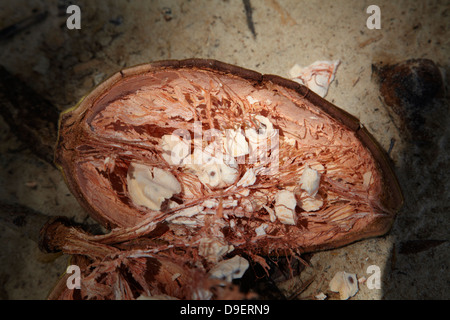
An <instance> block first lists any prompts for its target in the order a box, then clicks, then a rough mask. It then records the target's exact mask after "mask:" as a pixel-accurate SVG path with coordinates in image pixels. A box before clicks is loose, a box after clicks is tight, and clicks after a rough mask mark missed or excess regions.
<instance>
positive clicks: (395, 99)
mask: <svg viewBox="0 0 450 320" xmlns="http://www.w3.org/2000/svg"><path fill="white" fill-rule="evenodd" d="M373 68H374V71H375V73H376V74H377V76H378V78H379V81H380V93H381V95H382V96H383V98H384V101H385V103H386V104H387V105H388V106H390V107H391V108H392V109H393V111H394V112H395V113H396V114H398V115H399V116H400V118H401V119H402V121H403V122H404V126H405V128H406V129H407V130H409V131H410V133H411V134H412V135H414V136H415V139H416V140H429V139H430V136H432V133H431V132H428V131H429V130H426V129H425V128H424V127H425V126H426V125H427V122H429V120H428V121H427V119H429V118H430V114H432V111H434V109H435V107H436V105H435V99H436V98H437V97H439V96H440V94H442V92H443V87H444V86H443V80H442V76H441V73H440V71H439V68H438V67H437V66H436V64H435V63H434V62H433V61H431V60H429V59H410V60H407V61H404V62H400V63H397V64H393V65H386V66H377V65H373ZM433 129H434V128H433Z"/></svg>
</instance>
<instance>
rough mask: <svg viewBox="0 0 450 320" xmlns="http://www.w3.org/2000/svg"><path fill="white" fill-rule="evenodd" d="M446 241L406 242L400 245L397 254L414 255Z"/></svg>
mask: <svg viewBox="0 0 450 320" xmlns="http://www.w3.org/2000/svg"><path fill="white" fill-rule="evenodd" d="M445 242H447V240H408V241H403V242H401V243H400V249H399V253H401V254H414V253H418V252H422V251H425V250H429V249H431V248H434V247H437V246H439V245H441V244H443V243H445Z"/></svg>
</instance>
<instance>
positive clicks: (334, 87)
mask: <svg viewBox="0 0 450 320" xmlns="http://www.w3.org/2000/svg"><path fill="white" fill-rule="evenodd" d="M71 2H72V1H64V0H60V1H37V0H35V1H25V0H23V1H3V2H2V3H1V4H0V17H1V19H0V21H1V23H0V28H4V27H6V26H8V25H10V24H12V23H16V22H17V21H19V20H21V19H23V18H25V17H27V16H28V15H30V14H31V13H32V12H33V11H44V10H47V11H48V12H49V14H48V16H47V18H46V19H45V21H43V22H41V23H39V24H36V25H34V26H32V27H31V28H29V29H27V30H25V31H22V32H21V33H19V34H17V35H16V36H14V37H13V38H10V39H7V40H3V41H2V42H1V43H0V47H1V50H0V58H1V61H2V64H3V65H4V66H5V67H6V68H7V69H8V70H9V71H10V72H12V73H13V74H16V75H17V76H18V77H20V78H21V79H22V80H24V81H26V82H27V83H28V84H29V85H30V86H31V87H32V88H33V89H35V90H36V91H37V92H38V93H40V94H41V95H43V96H45V97H46V98H47V99H48V100H50V101H51V102H52V103H54V104H56V105H57V106H58V107H59V108H60V110H64V109H66V108H67V107H70V106H72V105H74V104H75V103H76V102H77V101H78V100H79V99H80V98H81V97H82V96H83V95H85V94H86V93H87V92H88V91H89V90H90V89H92V87H93V86H94V85H96V84H98V83H99V82H100V81H102V80H103V79H105V77H107V76H109V75H112V74H113V73H115V72H116V71H118V70H120V69H122V68H123V67H126V66H131V65H135V64H138V63H144V62H148V61H151V60H163V59H184V58H191V57H200V58H212V59H217V60H221V61H224V62H228V63H232V64H236V65H240V66H242V67H245V68H250V69H254V70H256V71H258V72H261V73H270V74H276V75H280V76H284V77H286V76H288V70H289V69H290V68H291V67H292V66H293V65H294V64H295V63H298V64H299V65H309V64H311V63H313V62H314V61H316V60H335V59H339V60H341V64H340V66H339V67H338V70H337V73H336V78H335V80H334V82H332V84H331V86H330V89H329V91H328V95H327V96H326V99H328V100H329V101H331V102H333V103H334V104H336V105H337V106H339V107H341V108H343V109H344V110H346V111H348V112H349V113H351V114H353V115H354V116H356V117H357V118H359V119H360V120H361V122H362V123H363V124H364V125H365V126H366V128H367V129H368V130H369V132H371V133H372V134H373V135H374V136H375V138H376V139H377V140H378V141H379V142H380V144H381V145H382V146H383V147H384V148H385V150H388V151H390V156H391V158H392V159H393V161H394V164H395V166H396V170H397V174H398V176H399V179H400V183H401V185H402V188H403V191H404V193H405V200H406V201H405V206H404V208H403V210H402V211H401V212H400V214H399V216H398V219H397V220H396V222H395V224H394V226H393V228H392V230H391V232H390V233H389V234H388V235H386V236H384V237H382V238H376V239H369V240H366V241H362V242H358V243H355V244H353V245H350V246H347V247H344V248H340V249H337V250H332V251H326V252H320V253H316V254H314V255H313V257H312V259H311V262H310V263H311V265H312V266H311V267H310V268H307V269H305V272H302V274H301V275H300V277H296V278H294V279H292V280H289V281H286V282H285V283H283V285H284V286H286V287H287V288H291V290H292V288H294V287H299V286H301V284H302V283H306V282H308V280H309V279H310V277H311V276H312V275H315V277H314V280H313V281H312V282H311V283H310V285H309V286H308V288H307V290H306V291H304V292H303V293H302V294H301V295H300V296H299V297H300V298H305V297H314V295H315V294H317V293H318V292H321V291H322V292H325V293H326V290H327V288H328V283H329V281H330V280H331V279H332V278H333V276H334V274H335V273H336V272H337V271H347V272H350V273H356V274H357V277H358V278H361V277H363V276H365V277H366V278H368V277H369V276H370V274H368V273H367V272H366V271H367V267H368V266H369V265H377V266H379V267H380V269H381V274H382V281H381V289H380V290H377V289H372V290H370V289H368V288H367V286H366V285H365V284H360V286H359V287H360V290H359V292H358V293H357V294H356V295H355V296H354V297H353V298H352V299H404V298H409V299H425V298H438V299H439V298H440V299H448V298H449V292H448V286H449V283H450V278H449V269H448V261H449V259H450V257H449V250H448V247H449V244H448V242H440V243H439V242H433V243H430V242H428V240H448V230H449V227H450V221H449V219H450V218H449V215H448V212H449V211H450V210H449V206H448V198H449V193H448V190H449V187H450V186H449V181H450V179H449V176H448V172H449V171H448V169H447V168H448V164H449V154H448V150H450V146H449V141H448V139H449V132H448V130H449V129H448V128H449V127H450V126H449V125H450V123H449V122H450V121H449V120H450V117H448V93H447V94H446V96H444V97H443V98H441V99H445V100H444V102H443V103H440V102H439V101H435V102H434V103H436V107H434V108H433V114H432V116H431V118H432V120H433V121H428V122H427V125H432V126H434V127H435V128H436V132H437V134H436V135H435V136H432V137H430V139H431V141H429V143H428V145H427V146H432V148H430V147H427V146H423V145H421V144H417V143H411V144H410V143H409V141H408V140H407V138H406V135H404V134H403V132H402V129H401V126H400V125H399V122H400V121H399V119H398V117H397V116H396V115H395V114H394V112H393V111H392V109H391V108H390V107H388V106H387V105H385V103H384V102H383V99H381V95H380V91H379V84H378V83H377V81H376V80H375V77H374V74H373V67H372V65H373V64H376V63H380V62H382V63H383V64H390V63H396V62H400V61H405V60H408V59H412V58H427V59H431V60H433V61H434V63H436V64H437V65H438V66H439V67H440V68H441V70H443V71H446V76H445V78H444V85H445V89H446V90H447V92H448V80H449V74H450V72H449V70H448V68H449V66H448V61H449V54H450V40H449V39H450V37H449V36H448V30H450V25H449V21H450V20H449V19H448V16H449V14H450V9H449V4H448V2H446V1H427V2H418V3H415V2H414V3H413V2H411V1H396V2H395V3H393V2H388V1H378V3H377V5H378V6H380V9H381V17H382V18H381V19H382V23H381V30H369V29H367V27H366V19H367V17H368V14H366V8H367V6H368V5H369V4H371V3H361V2H360V1H356V0H355V1H340V2H339V3H334V2H332V1H326V2H323V1H281V0H267V1H252V2H251V4H252V7H253V15H252V18H253V22H254V29H255V33H256V36H255V37H254V36H253V34H252V31H251V30H250V29H249V28H248V26H247V20H246V13H245V8H244V5H243V3H242V1H237V0H235V1H211V2H208V4H207V5H205V4H204V3H203V2H202V1H189V2H184V1H183V2H182V1H155V2H145V3H144V2H138V1H136V2H126V1H105V2H101V3H97V2H92V1H79V2H78V1H77V4H79V5H80V7H81V10H82V21H81V26H82V29H81V30H68V29H67V28H66V25H65V22H66V19H67V16H68V15H66V14H65V9H66V8H67V6H68V5H69V3H71ZM436 110H437V111H436ZM434 114H435V115H436V116H434ZM438 115H439V116H438ZM0 132H1V135H0V139H1V143H0V150H1V151H0V163H1V168H2V170H0V189H1V193H0V200H5V201H6V200H7V201H11V202H17V203H20V204H24V205H28V206H30V207H32V208H34V209H36V210H39V211H41V212H43V213H45V214H48V215H64V216H68V217H73V218H75V220H76V221H78V222H82V221H85V220H89V218H88V217H87V215H86V213H85V212H84V211H83V210H82V209H81V208H80V206H79V205H78V203H77V202H76V201H75V199H74V197H73V196H72V195H71V194H70V193H69V192H68V189H67V187H66V186H65V184H64V181H63V179H62V177H61V174H60V173H59V172H58V171H56V170H55V169H54V168H53V167H51V166H50V165H48V164H47V163H44V162H41V161H40V160H38V159H37V158H35V157H34V156H33V155H31V153H30V152H29V151H28V150H27V149H26V148H24V146H23V144H21V143H19V142H18V140H17V139H16V137H15V136H14V134H13V132H12V131H11V130H10V128H9V127H8V126H7V125H6V123H5V122H4V121H3V119H0ZM27 182H36V183H35V184H33V183H27ZM412 240H414V241H418V242H415V243H416V244H421V245H418V246H417V245H412V244H411V243H412V242H410V241H412ZM0 243H1V246H2V250H1V252H0V258H1V259H0V261H1V263H0V288H1V289H0V298H3V299H44V298H45V297H46V294H47V293H48V291H49V290H50V288H51V287H52V286H53V285H54V283H55V281H56V280H57V279H58V277H59V275H60V274H61V273H62V272H63V271H64V269H65V265H66V263H67V257H65V256H63V257H59V258H57V259H56V260H54V261H52V262H50V263H44V262H43V261H44V260H45V259H46V257H43V256H42V255H41V254H38V253H37V248H36V244H34V243H33V242H31V241H29V240H27V239H25V238H23V237H22V236H21V235H19V234H17V233H16V232H14V231H12V230H10V229H7V228H4V227H1V233H0ZM437 243H439V244H437ZM432 244H434V245H432ZM333 297H334V298H336V297H335V296H332V295H330V298H333Z"/></svg>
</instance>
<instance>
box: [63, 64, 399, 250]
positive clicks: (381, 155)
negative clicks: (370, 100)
mask: <svg viewBox="0 0 450 320" xmlns="http://www.w3.org/2000/svg"><path fill="white" fill-rule="evenodd" d="M178 69H183V70H205V71H210V72H212V73H216V74H221V75H229V76H231V77H238V78H241V79H245V80H247V81H249V82H250V83H252V84H253V85H254V86H265V87H268V88H272V90H283V91H284V92H287V93H288V94H289V96H292V97H295V98H296V99H299V100H303V101H307V102H309V103H310V104H312V105H313V106H314V107H315V108H317V109H318V110H320V112H322V113H324V114H326V115H328V116H329V117H331V118H333V119H335V120H336V121H337V122H339V123H340V124H341V125H342V126H344V127H345V128H346V129H347V130H348V131H351V132H353V133H354V135H355V137H356V138H357V139H358V140H359V141H360V142H361V143H362V145H363V146H364V147H365V148H366V149H367V150H368V151H369V152H370V154H371V155H372V157H373V159H374V160H375V162H376V165H377V167H378V170H379V172H380V176H381V179H382V190H381V195H380V197H381V203H382V204H383V207H384V208H385V209H386V211H387V212H389V214H387V215H376V216H373V217H370V218H367V219H362V220H358V221H357V222H356V223H355V225H354V226H353V230H352V231H351V232H348V233H341V234H340V235H339V236H337V237H333V239H329V240H327V241H325V242H322V243H311V242H310V243H307V244H305V245H302V244H301V241H299V242H298V243H297V242H295V243H293V245H299V247H300V248H299V251H301V252H307V251H315V250H320V249H330V248H335V247H339V246H342V245H346V244H349V243H351V242H354V241H357V240H360V239H363V238H367V237H372V236H379V235H382V234H385V233H386V232H387V231H388V230H389V229H390V227H391V225H392V222H393V220H394V217H395V214H396V212H398V210H399V209H400V208H401V206H402V204H403V196H402V192H401V189H400V186H399V184H398V181H397V179H396V176H395V174H394V171H393V168H392V165H391V162H390V160H389V158H388V157H387V155H386V153H385V151H384V150H383V149H382V148H381V147H380V145H379V144H378V143H377V142H376V140H375V139H374V138H373V136H372V135H371V134H370V133H369V132H368V131H367V130H366V129H365V128H364V127H363V126H362V125H361V123H360V122H359V120H358V119H357V118H355V117H354V116H352V115H351V114H349V113H348V112H346V111H344V110H342V109H340V108H338V107H336V106H335V105H333V104H332V103H330V102H328V101H327V100H325V99H323V98H321V97H320V96H318V95H317V94H315V93H314V92H312V91H311V90H309V89H308V88H307V87H305V86H302V85H300V84H298V83H296V82H294V81H291V80H288V79H285V78H282V77H279V76H276V75H263V74H260V73H258V72H255V71H252V70H248V69H244V68H241V67H237V66H234V65H230V64H226V63H223V62H220V61H216V60H206V59H187V60H165V61H158V62H153V63H149V64H143V65H138V66H135V67H131V68H128V69H124V70H122V71H120V72H118V73H116V74H114V75H113V76H112V77H110V78H109V79H107V80H106V81H104V82H103V83H101V84H100V85H98V86H97V87H96V88H95V89H94V90H93V91H92V92H91V93H89V94H88V95H87V96H85V97H84V98H83V99H82V100H81V101H80V102H79V103H78V104H77V105H76V106H75V107H74V108H72V109H70V110H67V111H66V112H64V113H63V114H62V115H61V117H60V126H59V127H60V131H59V137H58V143H57V148H56V153H55V163H56V165H57V166H58V167H59V168H60V169H61V171H62V172H63V175H64V177H65V180H66V182H67V184H68V186H69V189H70V190H71V191H72V193H73V194H74V195H75V197H76V198H77V200H78V201H79V202H80V203H81V205H82V206H83V207H84V208H85V209H86V210H87V211H88V212H89V213H90V215H91V216H92V217H93V218H94V219H95V220H97V221H98V222H99V223H101V224H102V225H103V226H105V227H107V228H113V227H131V226H133V225H136V224H137V223H139V220H133V219H131V220H129V221H125V222H123V221H122V222H120V223H118V222H117V221H111V220H110V219H109V218H108V217H107V215H105V214H103V213H102V212H98V210H97V209H96V208H95V207H93V206H92V205H91V204H90V202H89V201H87V200H86V199H85V197H84V196H83V192H82V190H81V189H80V188H81V186H80V184H79V183H78V182H77V180H76V179H75V173H74V172H73V171H72V168H71V167H70V159H64V156H63V155H64V152H65V150H64V148H63V147H64V145H65V144H66V143H69V144H72V145H74V144H76V141H67V137H68V135H67V132H68V130H69V131H70V130H78V129H77V128H72V125H73V124H74V123H75V121H76V120H77V119H79V118H80V117H84V116H85V112H86V110H88V109H89V108H91V107H92V106H95V105H97V103H99V101H102V103H103V104H105V103H108V101H106V102H105V101H103V100H102V98H104V97H105V95H106V94H108V95H109V96H111V95H112V96H114V97H119V96H120V95H121V94H123V92H115V91H114V90H115V89H116V88H115V86H116V85H117V84H118V83H125V81H128V80H129V79H131V78H132V77H134V76H138V75H145V74H149V73H152V72H157V71H161V70H178ZM129 86H130V89H132V86H133V82H132V81H131V82H129ZM121 90H123V86H122V89H121ZM116 91H117V90H116ZM70 136H71V137H74V136H76V134H74V133H73V132H72V133H71V135H70Z"/></svg>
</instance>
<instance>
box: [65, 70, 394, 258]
mask: <svg viewBox="0 0 450 320" xmlns="http://www.w3.org/2000/svg"><path fill="white" fill-rule="evenodd" d="M267 121H268V122H267ZM211 129H213V130H211ZM177 130H178V131H177ZM227 130H228V131H227ZM61 132H62V134H61V136H62V138H60V146H59V149H60V150H61V151H60V152H61V155H60V156H59V159H60V162H61V166H62V167H63V169H64V171H65V174H66V177H67V178H68V179H69V180H70V181H69V185H71V186H72V190H75V193H77V195H78V198H79V199H83V201H84V202H85V203H84V204H85V206H86V207H87V208H89V209H90V211H91V212H92V213H93V214H94V217H97V218H99V220H100V221H103V222H104V221H106V222H107V224H108V225H110V226H119V227H130V226H133V225H136V224H137V223H139V222H142V221H144V219H149V218H150V219H151V218H153V217H154V218H155V219H156V218H158V219H161V213H164V215H163V216H162V217H163V218H162V219H161V221H163V220H164V221H165V223H167V225H168V228H167V230H166V231H165V233H164V234H163V235H161V238H162V239H164V240H167V241H171V243H174V244H177V243H178V244H180V245H192V246H196V245H197V246H201V245H202V244H203V243H205V242H208V241H209V240H211V241H209V244H210V246H209V248H210V250H213V251H214V250H215V251H214V253H215V254H219V255H220V254H224V253H226V252H230V251H231V250H233V248H239V247H242V248H244V247H249V246H253V247H264V248H265V250H267V251H269V252H270V251H273V250H278V249H282V248H289V247H302V246H304V247H311V246H315V245H319V244H322V243H327V242H331V241H333V240H335V239H336V238H338V237H342V236H344V235H345V234H348V233H352V232H361V230H363V229H364V228H365V226H366V225H367V224H369V223H370V222H371V221H373V219H375V218H376V217H377V216H382V215H388V214H389V212H386V210H383V209H382V208H383V206H382V205H381V199H380V195H381V193H382V179H381V174H380V171H379V169H378V167H377V165H376V162H375V160H374V159H373V157H372V156H371V154H370V152H369V151H368V150H367V149H366V148H365V147H364V146H363V145H362V143H361V142H360V140H358V139H357V137H356V136H355V133H354V132H352V131H350V130H348V129H347V128H346V127H344V126H343V125H342V124H340V123H339V122H338V121H336V120H335V119H333V118H331V117H330V116H328V115H327V114H326V113H324V112H323V111H322V110H320V109H319V108H317V107H316V106H314V105H312V104H311V103H310V102H309V101H307V100H306V99H303V98H302V97H301V96H300V95H298V94H296V93H295V92H293V91H291V90H288V89H286V88H284V87H281V86H278V85H276V84H272V83H262V84H261V83H259V84H258V83H256V82H252V81H250V80H245V79H242V78H240V77H238V76H234V75H230V74H224V73H218V72H213V71H207V70H199V69H167V70H164V69H162V70H157V71H154V72H149V73H145V74H141V75H134V76H129V77H127V78H125V79H124V80H123V81H119V82H118V83H116V84H115V85H114V86H113V87H112V88H109V90H108V91H107V92H105V93H104V94H103V95H101V96H100V97H98V98H97V99H96V100H95V101H94V102H93V103H92V105H89V106H87V105H83V104H82V105H81V106H80V107H79V108H78V109H76V110H74V111H72V112H71V113H70V114H69V115H68V116H67V119H66V120H65V121H63V122H62V127H61ZM174 132H182V133H183V134H184V138H183V142H184V143H185V144H184V145H183V146H188V149H187V150H188V152H187V153H186V152H184V153H183V154H182V156H184V158H183V159H184V162H183V161H179V162H177V161H176V160H175V161H172V160H170V158H169V157H170V156H171V155H173V154H172V153H171V150H170V147H171V146H170V144H169V146H168V145H167V144H164V139H167V137H168V136H171V135H173V134H174ZM210 133H213V134H211V135H209V136H208V134H210ZM255 133H256V134H266V136H265V137H267V139H266V140H265V141H266V144H265V145H264V146H262V147H260V145H259V144H255V143H253V144H252V143H251V139H252V136H251V134H253V135H254V134H255ZM227 134H228V135H227ZM165 137H166V138H165ZM238 138H239V139H238ZM233 139H235V140H233ZM258 143H259V142H258ZM208 146H210V147H211V146H215V149H214V148H213V149H211V148H209V149H208ZM245 148H248V152H247V153H246V149H245ZM195 149H197V150H199V151H201V152H203V154H205V153H208V152H207V150H213V151H212V153H209V154H208V155H209V156H212V157H213V158H214V157H215V156H216V155H218V154H220V153H221V154H222V155H223V156H224V157H225V158H226V159H228V160H229V161H230V162H229V163H228V165H227V166H226V167H221V166H212V167H211V166H209V167H208V165H209V163H200V164H192V163H188V161H186V160H187V159H192V156H193V154H194V150H195ZM172 151H173V152H174V153H176V150H172ZM201 152H200V153H201ZM236 154H238V155H239V156H235V155H236ZM255 155H256V159H255ZM252 157H253V158H252ZM61 159H63V160H61ZM214 159H215V158H214ZM207 160H210V158H209V159H207ZM155 168H159V169H161V170H163V171H164V172H167V173H169V175H166V176H167V177H169V178H168V179H167V181H168V182H167V183H169V184H170V183H172V186H164V183H166V182H158V181H155V180H157V178H158V177H159V176H161V175H159V173H161V172H162V171H156V170H157V169H155ZM208 168H215V169H216V170H212V169H211V170H209V169H208ZM307 168H308V170H313V171H311V172H313V173H314V174H316V176H318V177H319V179H320V180H317V181H316V182H318V183H319V184H318V190H316V192H308V191H307V190H306V188H305V185H302V184H301V181H302V175H303V173H304V171H305V170H307ZM208 170H209V171H208ZM157 172H159V173H158V174H157ZM212 172H213V173H212ZM247 172H249V174H247V175H246V176H244V175H245V174H246V173H247ZM216 174H217V175H218V176H219V178H220V179H222V180H220V181H219V180H217V179H219V178H217V176H216ZM161 177H162V176H161ZM170 177H174V178H176V181H178V184H179V185H177V186H176V185H174V183H173V182H170V181H172V180H171V178H170ZM151 179H154V180H152V181H153V182H154V183H156V184H155V186H156V187H155V188H156V189H155V188H153V189H152V188H146V185H145V183H146V182H148V181H150V180H151ZM161 179H162V178H161ZM138 180H139V181H140V182H139V181H138ZM205 181H207V182H205ZM217 181H219V182H217ZM131 183H134V185H133V188H134V189H133V190H131V188H132V187H131V186H130V185H131ZM175 184H176V183H175ZM161 187H162V188H163V189H164V188H165V189H164V190H166V189H170V190H172V192H169V193H168V194H166V195H165V197H162V198H161V197H160V198H159V202H158V201H156V200H155V201H156V202H152V203H153V204H154V203H156V204H155V206H154V207H152V206H151V205H150V204H148V205H145V204H146V203H149V202H146V201H147V200H148V199H147V198H152V197H153V195H152V192H159V191H158V190H160V188H161ZM139 188H141V189H142V190H140V189H139ZM171 188H172V189H171ZM144 189H145V190H144ZM157 189H158V190H157ZM155 190H156V191H155ZM282 191H283V192H284V191H286V193H285V194H286V195H288V196H293V197H294V198H292V197H291V198H290V199H291V200H292V199H295V203H294V205H293V206H292V203H290V204H288V203H287V202H286V203H284V202H283V201H281V200H280V201H279V202H277V199H281V194H282V193H280V192H282ZM171 193H173V194H171ZM277 194H278V198H277ZM139 197H140V199H141V200H142V201H140V200H139V199H138V198H139ZM152 201H153V200H152ZM211 243H212V244H213V245H211ZM212 247H214V248H215V249H211V248H212ZM221 250H222V251H223V252H222V251H221ZM219 251H220V252H221V253H218V252H219Z"/></svg>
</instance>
